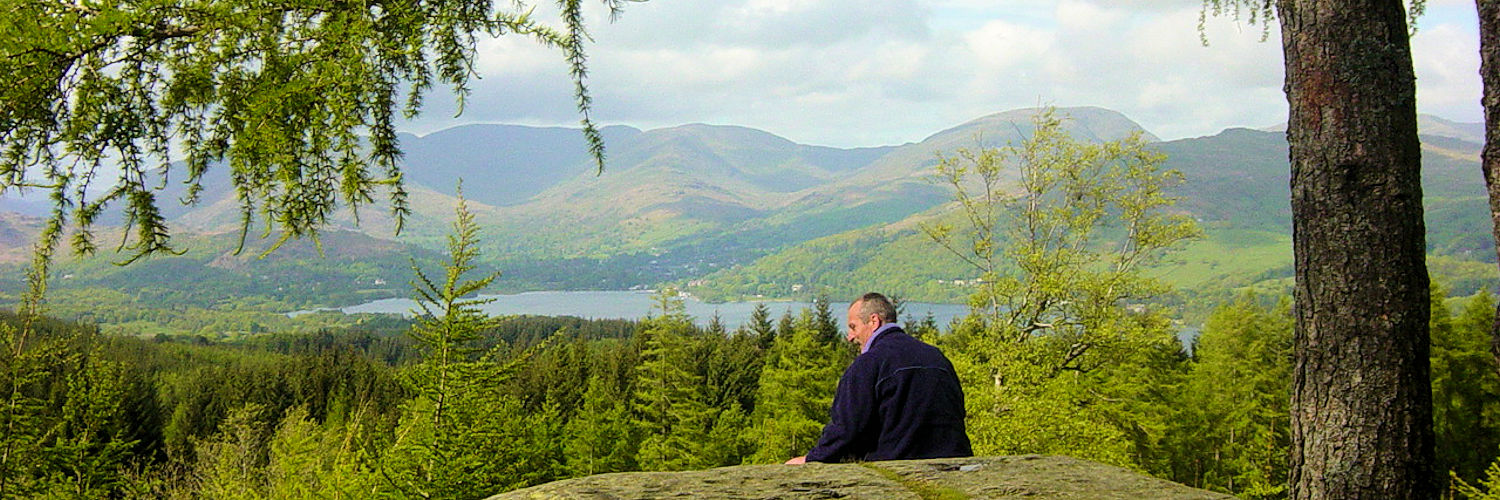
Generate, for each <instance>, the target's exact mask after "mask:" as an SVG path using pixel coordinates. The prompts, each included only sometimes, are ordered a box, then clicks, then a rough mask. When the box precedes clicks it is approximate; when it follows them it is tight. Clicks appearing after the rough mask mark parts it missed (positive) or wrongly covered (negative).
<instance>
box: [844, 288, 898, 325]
mask: <svg viewBox="0 0 1500 500" xmlns="http://www.w3.org/2000/svg"><path fill="white" fill-rule="evenodd" d="M854 303H855V304H856V305H858V306H859V315H860V316H861V317H869V316H870V315H871V314H874V315H876V316H880V322H882V323H895V322H896V306H895V305H893V304H891V299H888V298H885V296H884V295H881V294H879V293H875V292H870V293H867V294H864V295H861V296H860V297H859V300H856V301H854Z"/></svg>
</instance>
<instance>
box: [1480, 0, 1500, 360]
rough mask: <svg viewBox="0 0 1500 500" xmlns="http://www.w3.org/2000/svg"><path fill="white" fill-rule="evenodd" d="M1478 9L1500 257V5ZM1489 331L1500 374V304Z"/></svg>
mask: <svg viewBox="0 0 1500 500" xmlns="http://www.w3.org/2000/svg"><path fill="white" fill-rule="evenodd" d="M1475 3H1476V4H1477V5H1478V7H1479V61H1480V64H1479V76H1480V77H1481V79H1482V80H1484V98H1483V102H1484V154H1483V155H1482V157H1481V159H1482V162H1483V165H1484V185H1485V187H1486V188H1488V189H1489V193H1490V219H1491V220H1492V221H1493V222H1494V233H1495V243H1496V245H1495V254H1496V256H1497V257H1500V1H1497V0H1475ZM1495 313H1496V314H1495V324H1494V326H1493V327H1491V329H1490V353H1491V354H1492V355H1494V357H1495V368H1496V370H1500V304H1497V305H1496V308H1495Z"/></svg>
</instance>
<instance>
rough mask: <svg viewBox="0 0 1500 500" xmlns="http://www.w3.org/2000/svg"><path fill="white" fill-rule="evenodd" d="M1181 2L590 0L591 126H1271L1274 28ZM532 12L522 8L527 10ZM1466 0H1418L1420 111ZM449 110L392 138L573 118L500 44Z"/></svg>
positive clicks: (878, 140) (1277, 90)
mask: <svg viewBox="0 0 1500 500" xmlns="http://www.w3.org/2000/svg"><path fill="white" fill-rule="evenodd" d="M1199 6H1200V2H1199V0H1056V1H1053V0H1029V1H1023V0H880V1H875V2H871V1H869V0H652V1H649V2H645V3H639V4H630V5H628V6H627V10H626V12H625V14H624V16H623V17H622V18H620V19H619V20H618V21H616V22H614V23H609V22H608V21H607V16H606V14H605V11H604V9H603V8H602V6H600V5H593V4H590V11H589V20H590V22H591V32H592V34H593V36H594V39H595V42H596V43H595V44H594V45H593V46H592V47H591V50H590V67H591V71H592V74H591V77H590V79H589V84H590V86H591V88H592V90H593V94H594V98H595V111H594V116H595V118H596V119H597V120H598V121H600V122H601V123H606V124H626V125H632V126H636V127H641V128H656V127H665V126H674V125H680V124H685V123H712V124H724V125H743V126H749V127H755V128H760V129H764V130H767V131H770V132H772V133H775V134H778V135H782V136H784V137H787V138H789V139H792V140H794V141H798V142H803V143H810V144H822V145H830V146H839V147H855V146H875V145H886V144H900V143H905V142H913V141H920V140H922V139H923V138H924V137H926V136H927V135H929V134H931V133H934V132H937V131H939V130H942V129H944V128H947V127H950V126H953V125H957V124H959V123H962V122H964V121H967V120H970V119H973V118H976V117H979V116H983V115H986V114H990V113H994V112H999V111H1005V110H1009V109H1015V108H1021V107H1031V106H1037V105H1056V106H1085V105H1087V106H1101V107H1106V108H1111V109H1115V110H1118V111H1121V112H1123V113H1125V114H1126V115H1127V116H1130V117H1131V118H1133V119H1135V120H1136V121H1138V122H1140V123H1141V124H1142V125H1143V126H1145V127H1146V128H1147V129H1148V130H1150V131H1152V132H1153V133H1156V134H1157V135H1159V136H1161V137H1163V138H1165V139H1175V138H1182V137H1196V136H1202V135H1211V134H1215V133H1218V132H1219V131H1221V130H1223V129H1224V128H1226V127H1232V126H1250V127H1263V126H1269V125H1273V124H1277V123H1281V122H1283V121H1285V116H1286V101H1285V97H1284V96H1283V95H1282V93H1281V86H1282V69H1281V68H1282V66H1281V48H1280V38H1279V33H1278V32H1277V31H1276V30H1275V28H1274V27H1273V29H1272V31H1271V35H1270V39H1269V40H1268V41H1266V42H1261V41H1260V38H1261V27H1260V26H1248V25H1245V24H1243V23H1239V24H1237V23H1235V22H1234V21H1232V20H1230V19H1211V20H1210V22H1209V23H1208V27H1207V28H1208V29H1207V35H1208V38H1209V40H1210V45H1209V46H1208V47H1204V46H1202V45H1201V44H1200V43H1199V34H1198V14H1199ZM542 10H543V8H539V9H538V14H539V15H545V14H543V13H542V12H541V11H542ZM1476 25H1477V18H1476V15H1475V13H1474V4H1473V2H1472V1H1467V0H1428V9H1427V14H1426V15H1425V16H1424V17H1422V18H1421V19H1420V20H1419V21H1418V28H1419V29H1418V32H1417V34H1416V36H1414V37H1413V38H1412V45H1413V50H1414V53H1415V59H1416V69H1417V78H1418V98H1417V99H1418V107H1419V109H1420V111H1421V112H1423V113H1432V114H1436V115H1439V116H1442V117H1445V118H1449V119H1453V120H1457V121H1464V122H1478V121H1480V120H1481V118H1482V116H1483V115H1482V109H1481V108H1480V105H1479V94H1480V83H1479V78H1478V75H1477V71H1478V65H1479V62H1478V34H1477V31H1478V30H1477V27H1476ZM480 51H481V52H480V57H479V61H478V64H477V67H476V70H477V71H478V72H479V74H480V75H481V76H482V78H481V79H480V80H479V81H477V82H475V84H474V86H473V88H474V94H473V95H472V96H471V99H470V102H469V103H468V106H467V108H466V111H465V113H464V114H463V115H462V116H458V117H454V116H453V111H454V109H455V108H454V107H453V106H452V105H451V100H452V99H451V98H450V97H449V96H447V95H444V94H441V93H438V94H434V95H433V96H431V97H430V98H429V99H428V101H427V102H428V105H429V108H428V110H427V111H426V112H425V113H424V114H423V116H421V117H419V118H417V119H415V120H413V121H410V122H407V123H406V124H405V125H403V128H404V129H406V130H408V131H412V132H417V133H426V132H431V131H435V130H439V129H442V128H446V127H450V126H453V125H458V124H462V123H521V124H529V125H566V126H572V125H574V124H576V123H577V116H576V114H575V113H574V112H573V108H572V101H571V96H570V91H571V85H570V84H569V83H568V80H567V77H566V72H565V67H564V66H563V64H562V63H561V59H560V57H559V56H558V55H557V54H556V53H554V52H551V51H548V50H547V49H542V48H539V47H536V46H534V45H533V44H531V43H529V42H527V41H525V40H522V39H513V38H501V39H497V40H487V41H484V42H482V43H481V48H480Z"/></svg>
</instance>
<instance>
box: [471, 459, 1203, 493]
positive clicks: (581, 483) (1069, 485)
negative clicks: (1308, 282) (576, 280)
mask: <svg viewBox="0 0 1500 500" xmlns="http://www.w3.org/2000/svg"><path fill="white" fill-rule="evenodd" d="M1017 497H1025V498H1029V499H1038V500H1040V499H1102V500H1107V499H1131V500H1134V499H1140V498H1152V499H1162V500H1177V499H1181V500H1188V499H1232V498H1233V497H1231V496H1229V495H1224V494H1221V493H1214V492H1210V491H1205V490H1200V489H1196V488H1190V487H1187V486H1184V485H1181V484H1178V483H1174V482H1171V481H1167V480H1163V479H1157V478H1153V477H1149V476H1146V475H1143V474H1140V473H1137V472H1133V471H1130V470H1127V469H1122V468H1119V467H1114V466H1109V465H1104V464H1099V463H1095V462H1090V461H1087V460H1079V459H1075V458H1069V457H1062V456H1041V455H1019V456H1001V457H971V458H940V459H930V460H897V461H889V462H866V463H859V464H807V465H801V466H791V465H744V466H738V467H721V468H717V469H709V470H699V471H684V472H621V473H614V474H600V475H595V476H588V477H582V478H576V479H568V480H563V481H556V482H552V483H547V484H543V485H539V486H534V487H531V488H526V489H521V490H516V491H512V492H508V493H503V494H500V495H496V496H494V497H491V498H492V500H495V499H540V498H547V499H550V498H585V499H652V498H722V499H802V498H881V499H885V498H890V499H913V500H931V499H944V500H948V499H959V498H975V499H987V498H1017Z"/></svg>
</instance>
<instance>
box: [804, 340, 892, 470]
mask: <svg viewBox="0 0 1500 500" xmlns="http://www.w3.org/2000/svg"><path fill="white" fill-rule="evenodd" d="M860 361H861V360H860V359H858V358H856V359H855V360H854V363H853V364H851V365H849V369H848V370H844V376H843V377H840V378H839V387H838V390H837V391H836V392H835V393H834V395H833V409H832V410H830V411H829V419H828V425H826V426H824V427H823V434H822V435H821V436H820V437H818V444H817V445H816V446H813V449H812V451H809V452H807V455H806V459H807V461H808V462H837V461H840V460H843V459H846V458H851V457H857V456H858V455H861V454H863V453H864V452H865V451H866V450H867V449H869V448H870V447H871V446H872V445H873V443H871V442H869V441H870V440H871V439H872V438H873V437H872V436H870V435H869V433H868V432H867V429H868V428H869V426H870V419H871V417H872V416H874V414H875V405H876V401H875V380H876V375H877V374H876V373H875V365H874V364H872V363H861V362H860Z"/></svg>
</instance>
